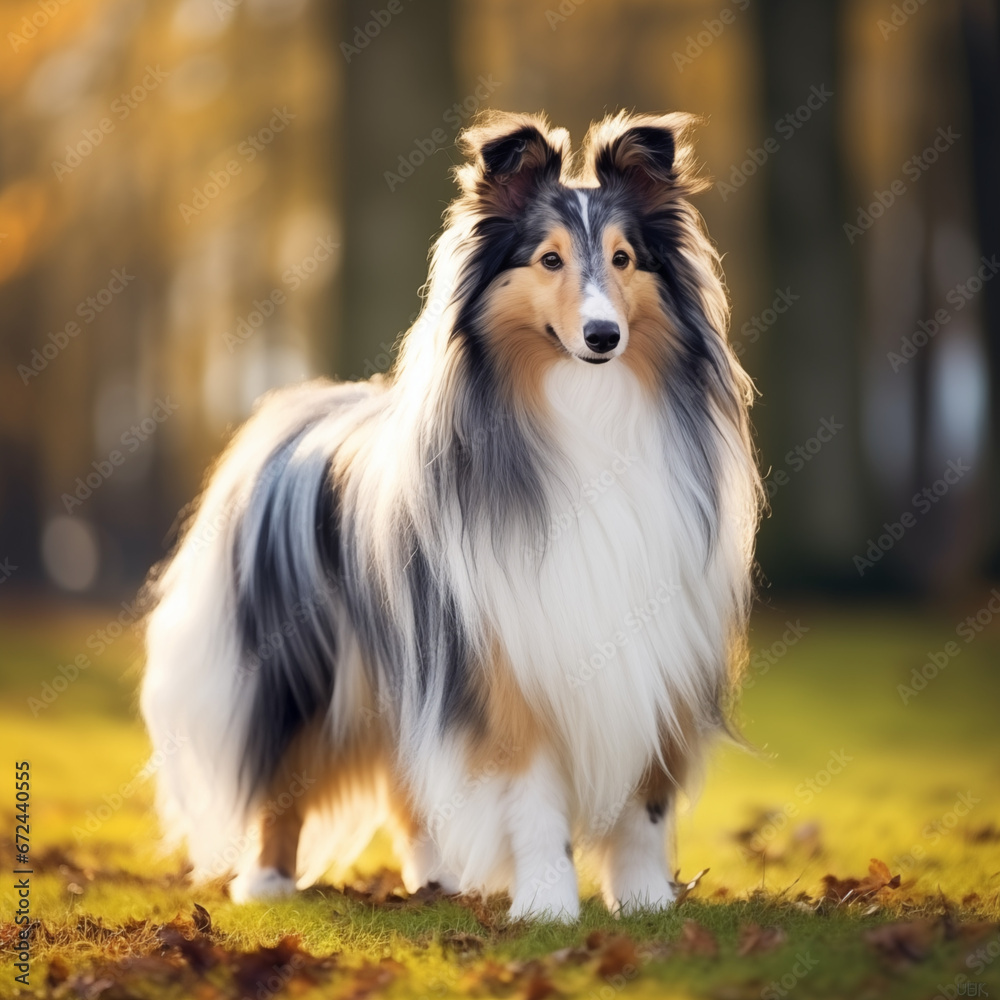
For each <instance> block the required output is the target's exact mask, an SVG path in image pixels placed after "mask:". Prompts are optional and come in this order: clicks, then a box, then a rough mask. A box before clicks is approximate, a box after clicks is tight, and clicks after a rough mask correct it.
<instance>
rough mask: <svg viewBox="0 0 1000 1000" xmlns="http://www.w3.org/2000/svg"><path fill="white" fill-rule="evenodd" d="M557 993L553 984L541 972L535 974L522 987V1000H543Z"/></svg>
mask: <svg viewBox="0 0 1000 1000" xmlns="http://www.w3.org/2000/svg"><path fill="white" fill-rule="evenodd" d="M558 992H559V991H558V990H557V989H556V988H555V984H554V983H553V982H552V980H551V979H549V977H548V976H546V975H545V974H544V973H542V972H536V973H535V974H534V975H533V976H532V977H531V978H530V979H529V980H528V981H527V983H525V986H524V1000H545V998H546V997H551V996H555V994H557V993H558Z"/></svg>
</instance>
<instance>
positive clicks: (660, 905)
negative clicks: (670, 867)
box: [604, 876, 677, 915]
mask: <svg viewBox="0 0 1000 1000" xmlns="http://www.w3.org/2000/svg"><path fill="white" fill-rule="evenodd" d="M676 898H677V888H676V886H675V885H674V884H673V883H672V882H670V881H668V880H667V879H666V878H663V877H662V876H657V877H656V878H653V879H650V880H649V881H644V882H638V883H635V884H634V885H628V886H619V887H617V888H616V889H615V890H614V891H613V892H611V893H606V894H605V900H604V901H605V902H606V903H607V904H608V909H609V910H610V911H611V912H612V913H614V914H615V915H620V914H629V913H643V912H655V911H657V910H666V909H667V908H668V907H670V906H672V905H673V902H674V900H675V899H676Z"/></svg>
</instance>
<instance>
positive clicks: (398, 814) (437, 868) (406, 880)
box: [389, 784, 459, 894]
mask: <svg viewBox="0 0 1000 1000" xmlns="http://www.w3.org/2000/svg"><path fill="white" fill-rule="evenodd" d="M389 829H390V831H391V833H392V846H393V850H394V851H395V852H396V856H397V857H398V858H399V861H400V865H401V866H402V877H403V886H404V888H405V889H406V891H407V892H411V893H412V892H416V891H417V890H418V889H422V888H423V887H424V886H430V885H435V884H436V885H438V886H440V888H442V889H443V890H444V891H445V892H446V893H449V894H451V893H457V892H458V891H459V887H458V879H457V878H456V877H455V876H454V875H453V874H452V873H451V872H450V871H448V869H447V868H446V867H445V865H444V862H443V861H442V859H441V854H440V852H439V851H438V848H437V845H436V844H435V843H434V840H433V838H432V837H431V836H430V835H429V834H428V832H427V830H426V829H425V826H424V824H423V823H422V822H421V821H420V819H419V817H418V816H417V815H416V812H415V810H414V808H413V806H412V804H411V802H410V799H409V796H408V795H407V794H406V792H405V791H403V790H402V788H401V787H400V786H399V785H398V784H395V785H394V786H393V787H392V790H391V792H390V796H389Z"/></svg>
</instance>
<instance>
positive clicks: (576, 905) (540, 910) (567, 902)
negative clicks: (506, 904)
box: [509, 889, 580, 924]
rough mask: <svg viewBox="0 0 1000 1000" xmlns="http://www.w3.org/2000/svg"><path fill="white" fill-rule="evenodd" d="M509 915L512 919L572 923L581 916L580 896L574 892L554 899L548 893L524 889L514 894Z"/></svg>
mask: <svg viewBox="0 0 1000 1000" xmlns="http://www.w3.org/2000/svg"><path fill="white" fill-rule="evenodd" d="M509 917H510V919H511V920H544V921H547V922H552V923H561V924H572V923H575V922H576V921H577V920H578V919H579V918H580V898H579V896H577V895H575V894H574V895H573V896H566V897H565V898H563V899H552V898H549V896H548V894H546V893H540V892H538V891H537V890H535V889H532V890H531V891H522V892H519V893H517V894H516V895H515V896H514V902H513V903H511V905H510V913H509Z"/></svg>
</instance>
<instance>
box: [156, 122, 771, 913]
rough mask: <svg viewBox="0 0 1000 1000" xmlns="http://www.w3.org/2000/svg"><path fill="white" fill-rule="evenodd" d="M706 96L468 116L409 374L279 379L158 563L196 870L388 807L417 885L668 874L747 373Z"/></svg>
mask: <svg viewBox="0 0 1000 1000" xmlns="http://www.w3.org/2000/svg"><path fill="white" fill-rule="evenodd" d="M692 123H693V120H692V119H691V118H690V117H689V116H686V115H681V114H670V115H665V116H634V115H626V114H620V115H618V116H617V117H612V118H608V119H606V120H605V121H603V122H601V123H598V124H595V125H594V126H592V127H591V129H590V131H589V132H588V134H587V137H586V140H585V142H584V145H583V148H582V149H581V150H580V152H579V153H578V154H575V155H572V156H571V154H570V147H569V139H568V135H567V133H566V131H565V130H563V129H554V128H551V127H550V126H549V124H548V123H547V122H546V120H545V119H544V118H543V117H540V116H533V115H519V114H500V113H497V114H494V115H493V116H491V117H488V118H486V119H485V120H481V121H480V122H478V123H477V124H476V125H475V126H474V127H472V128H470V129H469V130H468V131H466V132H465V133H464V134H463V135H462V136H461V138H460V143H459V148H460V150H461V152H462V154H463V157H464V163H463V164H462V165H461V166H459V167H458V168H457V169H456V172H455V174H456V178H457V181H458V186H459V189H460V191H459V194H458V196H457V198H456V199H455V201H454V202H453V203H452V204H451V205H450V207H449V208H448V210H447V212H446V215H445V227H444V229H443V232H442V234H441V236H440V237H439V238H438V240H437V241H436V243H435V245H434V249H433V252H432V257H431V267H430V274H429V279H428V285H427V294H426V296H425V300H424V305H423V308H422V312H421V313H420V315H419V317H418V319H417V320H416V322H415V324H414V325H413V327H412V328H411V329H410V330H408V331H407V332H406V334H405V335H404V337H403V339H402V343H401V346H400V352H399V358H398V361H397V363H396V364H395V367H394V368H393V370H392V371H391V373H390V374H389V375H388V376H387V377H386V378H384V379H383V378H375V379H372V380H371V381H368V382H352V383H340V384H337V383H332V382H328V381H314V382H307V383H305V384H301V385H297V386H293V387H290V388H286V389H283V390H279V391H275V392H273V393H271V394H269V395H267V396H266V397H264V398H263V400H261V401H260V403H259V405H258V406H257V407H256V409H255V412H254V414H253V415H252V416H251V418H250V419H249V420H248V422H247V423H246V424H245V426H243V428H242V429H241V430H240V431H239V432H238V433H237V434H236V435H235V437H234V439H233V440H232V442H231V444H230V445H229V447H228V449H227V450H226V451H225V453H224V454H223V456H222V458H221V459H220V461H219V462H218V465H217V467H216V468H215V470H214V472H213V473H212V475H211V477H210V478H209V480H208V482H207V486H206V488H205V491H204V494H203V496H202V497H201V499H200V501H199V503H198V505H197V508H196V509H195V511H194V513H193V514H192V516H191V517H190V518H189V520H188V523H187V525H186V527H185V530H184V533H183V536H182V538H181V541H180V543H179V545H178V547H177V549H176V551H175V552H174V554H173V555H172V557H171V558H170V559H169V561H168V562H167V563H166V564H165V565H164V566H162V567H160V569H159V570H157V571H156V572H154V574H153V575H152V577H151V580H150V583H149V591H150V597H151V599H152V601H153V602H155V603H154V605H153V610H152V611H151V613H150V615H149V618H148V621H147V627H146V641H147V665H146V670H145V677H144V681H143V686H142V698H141V705H142V713H143V715H144V717H145V721H146V724H147V726H148V729H149V732H150V735H151V737H152V742H153V746H154V749H155V750H160V751H161V753H160V755H159V757H158V759H159V760H162V765H161V766H160V767H159V769H158V773H157V783H158V804H159V808H160V811H161V814H162V817H163V820H164V824H165V826H166V828H167V830H168V831H169V833H170V834H172V835H174V836H175V837H177V838H180V839H182V840H186V842H187V847H188V851H189V853H190V856H191V859H192V862H193V864H194V868H195V872H196V875H200V876H203V877H212V876H222V875H225V874H228V873H235V875H236V878H235V880H234V881H233V883H232V885H231V892H232V895H233V898H234V899H238V900H247V899H256V898H262V897H271V896H277V895H281V894H285V893H291V892H293V891H294V890H295V889H296V887H304V886H306V885H308V884H310V883H311V882H312V881H314V880H315V879H317V878H318V877H320V876H322V875H324V874H328V873H329V872H330V866H331V864H332V863H333V862H338V863H340V864H341V865H342V866H343V865H346V864H347V863H349V862H350V861H351V860H352V859H353V858H354V857H355V856H356V855H357V854H358V853H359V852H360V851H361V850H362V849H363V848H364V846H365V845H366V844H367V843H368V841H369V840H370V838H371V836H372V834H373V831H374V830H375V829H376V828H378V827H380V826H385V828H386V829H387V830H389V831H390V836H391V837H392V840H393V844H394V847H395V850H396V851H397V853H398V854H399V859H400V863H401V866H402V878H403V882H404V884H405V886H406V888H407V889H408V890H410V891H413V890H416V889H417V888H418V887H420V886H422V885H426V884H432V883H437V884H438V885H440V886H441V887H442V888H443V889H444V890H445V891H448V892H478V893H483V894H486V893H492V892H503V891H506V892H508V893H509V895H510V898H511V901H512V902H511V911H510V912H511V916H512V917H513V918H518V917H534V918H546V919H562V920H572V919H575V918H576V917H577V915H578V913H579V906H580V900H579V890H578V884H577V872H576V862H577V861H578V860H579V858H580V855H581V852H588V851H589V852H590V855H591V857H592V859H593V862H594V864H595V865H596V871H597V872H599V878H600V884H601V887H602V893H603V896H604V899H605V901H606V903H607V905H608V906H609V907H610V908H612V909H613V910H615V911H619V910H621V911H629V910H636V909H643V908H661V907H665V906H667V905H669V904H670V903H671V902H672V900H673V899H674V898H675V894H676V887H675V885H674V884H673V882H672V880H671V876H670V871H671V869H670V856H671V851H672V849H673V845H672V839H673V838H672V829H673V818H674V814H675V808H676V803H677V798H678V794H679V793H680V792H682V791H683V790H684V788H685V786H686V785H687V783H688V782H690V781H691V780H692V778H693V776H695V775H696V774H697V773H698V769H699V764H700V762H701V761H702V760H703V757H704V752H705V749H706V747H707V746H708V745H709V743H710V742H711V740H712V738H713V736H715V735H718V734H720V733H723V732H725V731H727V707H728V706H727V702H728V698H729V695H730V693H731V691H732V686H733V685H732V681H733V671H734V669H735V668H736V667H737V665H738V661H739V660H740V658H741V651H742V647H743V642H744V635H745V627H746V619H747V614H748V605H749V602H750V597H751V579H750V578H751V565H752V558H753V555H752V554H753V544H754V536H755V532H756V528H757V523H758V519H759V513H760V507H761V500H762V498H761V489H760V481H759V477H758V472H757V469H756V464H755V456H754V449H753V445H752V443H751V434H750V427H749V419H748V409H749V406H750V402H751V397H752V393H753V388H752V384H751V382H750V380H749V378H748V377H747V376H746V374H745V373H744V372H743V371H742V369H741V368H740V366H739V364H738V362H737V360H736V358H735V356H734V354H733V352H732V350H731V349H730V347H729V345H728V343H727V323H728V305H727V299H726V295H725V291H724V286H723V279H722V275H721V269H720V265H719V259H718V256H717V254H716V252H715V250H714V248H713V246H712V244H711V243H710V242H709V239H708V237H707V235H706V233H705V230H704V228H703V224H702V221H701V217H700V215H699V214H698V213H697V211H696V210H695V209H694V208H693V207H692V205H691V204H690V202H689V200H688V196H689V195H691V194H692V193H694V192H697V191H699V190H702V189H703V188H704V187H706V186H707V184H706V182H704V181H703V180H701V179H700V178H699V176H698V172H697V170H696V166H695V163H694V157H693V151H692V147H691V144H690V141H689V138H688V137H689V133H690V129H691V126H692Z"/></svg>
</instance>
